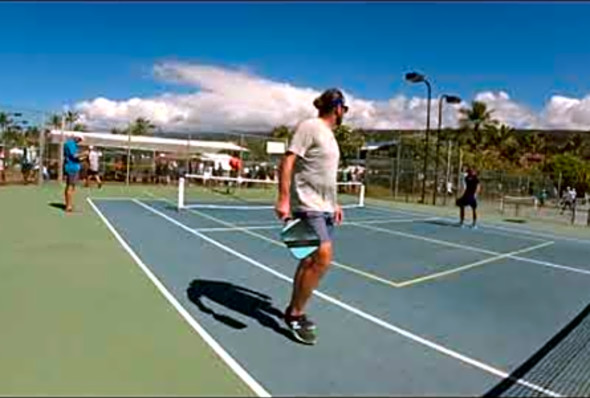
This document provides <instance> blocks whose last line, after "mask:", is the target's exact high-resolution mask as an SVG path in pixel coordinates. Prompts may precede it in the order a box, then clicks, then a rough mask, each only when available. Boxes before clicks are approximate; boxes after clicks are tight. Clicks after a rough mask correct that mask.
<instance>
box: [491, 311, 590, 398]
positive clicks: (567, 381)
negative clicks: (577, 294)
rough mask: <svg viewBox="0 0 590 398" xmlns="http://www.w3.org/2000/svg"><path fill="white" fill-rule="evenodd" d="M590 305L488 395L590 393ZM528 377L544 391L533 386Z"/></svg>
mask: <svg viewBox="0 0 590 398" xmlns="http://www.w3.org/2000/svg"><path fill="white" fill-rule="evenodd" d="M589 315H590V305H587V306H586V307H585V308H584V309H583V310H582V311H581V312H580V313H578V315H577V316H576V317H574V318H573V319H572V320H571V321H570V322H569V323H568V324H567V325H566V326H565V327H563V328H562V329H561V330H560V331H559V332H558V333H557V334H555V335H554V336H553V337H552V338H551V339H550V340H549V341H547V343H545V344H544V345H543V346H542V347H541V348H540V349H539V350H537V352H535V353H534V354H533V355H532V356H531V357H530V358H529V359H527V360H526V361H525V362H524V363H522V364H521V365H520V366H519V367H518V368H517V369H516V370H514V371H513V372H512V374H511V375H510V377H509V378H506V379H504V380H502V381H501V382H500V383H499V384H497V385H496V386H494V387H493V388H492V389H490V390H489V391H488V392H487V393H486V394H485V395H484V396H485V397H542V396H572V397H589V396H590V317H589ZM518 380H525V381H526V382H528V383H533V384H535V385H537V386H540V387H542V388H543V389H544V390H545V391H540V390H535V389H531V388H529V387H527V386H525V385H523V383H519V382H518Z"/></svg>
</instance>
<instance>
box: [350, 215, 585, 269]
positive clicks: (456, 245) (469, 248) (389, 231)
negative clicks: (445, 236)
mask: <svg viewBox="0 0 590 398" xmlns="http://www.w3.org/2000/svg"><path fill="white" fill-rule="evenodd" d="M354 225H355V226H358V227H361V228H365V229H372V230H374V231H378V232H384V233H386V234H390V235H397V236H404V237H406V238H412V239H417V240H423V241H425V242H430V243H434V244H438V245H442V246H448V247H454V248H457V249H462V250H466V251H472V252H476V253H484V254H489V255H492V256H501V255H503V254H504V253H500V252H496V251H492V250H487V249H480V248H477V247H474V246H469V245H461V244H459V243H453V242H449V241H446V240H440V239H434V238H427V237H425V236H421V235H414V234H410V233H407V232H401V231H396V230H393V229H386V228H380V227H374V226H372V225H365V224H358V223H354ZM506 257H507V258H510V259H513V260H518V261H522V262H526V263H531V264H538V265H542V266H544V267H550V268H556V269H561V270H564V271H570V272H576V273H578V274H584V275H590V270H585V269H581V268H575V267H568V266H566V265H560V264H554V263H551V262H549V261H541V260H535V259H532V258H528V257H520V256H513V255H510V256H506Z"/></svg>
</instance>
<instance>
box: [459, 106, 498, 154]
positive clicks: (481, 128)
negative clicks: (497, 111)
mask: <svg viewBox="0 0 590 398" xmlns="http://www.w3.org/2000/svg"><path fill="white" fill-rule="evenodd" d="M459 112H460V114H461V118H460V119H459V127H460V129H461V130H463V132H464V133H466V134H465V138H464V142H465V143H466V144H467V145H468V147H469V149H470V150H471V151H473V152H475V151H478V150H480V149H481V148H483V147H484V146H485V138H486V134H485V132H486V130H488V129H489V128H490V126H495V125H497V123H498V122H497V120H495V119H493V118H492V113H493V112H494V111H493V110H488V107H487V105H486V104H485V102H481V101H473V102H472V103H471V108H463V109H460V110H459Z"/></svg>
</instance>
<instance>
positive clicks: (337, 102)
mask: <svg viewBox="0 0 590 398" xmlns="http://www.w3.org/2000/svg"><path fill="white" fill-rule="evenodd" d="M332 105H334V106H338V105H340V106H341V107H342V110H343V111H344V113H346V112H348V106H346V105H345V104H344V98H336V99H335V100H334V101H332Z"/></svg>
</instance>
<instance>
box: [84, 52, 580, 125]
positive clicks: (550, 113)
mask: <svg viewBox="0 0 590 398" xmlns="http://www.w3.org/2000/svg"><path fill="white" fill-rule="evenodd" d="M154 76H155V78H157V79H160V80H163V81H167V82H174V83H176V84H179V85H183V86H187V87H193V88H194V89H195V91H194V92H193V93H190V94H164V95H161V96H157V97H152V98H131V99H128V100H124V101H114V100H109V99H107V98H95V99H92V100H88V101H83V102H80V103H78V104H76V106H75V107H76V109H77V110H78V111H79V112H81V113H82V115H83V119H84V121H85V122H86V123H88V124H89V125H91V126H98V125H100V126H105V125H107V126H112V127H114V126H121V125H123V124H125V123H127V122H128V121H130V120H133V119H135V118H137V117H146V118H148V119H150V120H151V121H152V122H153V123H155V124H156V125H158V126H159V127H161V128H162V129H163V130H164V131H166V130H169V131H170V130H174V131H182V130H192V131H228V130H242V131H248V130H250V131H265V130H270V129H271V128H272V127H274V126H277V125H280V124H287V125H291V126H293V125H296V124H297V123H298V122H299V121H301V120H302V119H305V118H307V117H311V116H314V115H315V113H316V110H315V109H314V107H313V105H312V103H313V99H314V98H316V97H317V96H318V95H319V94H320V90H318V89H315V88H309V87H297V86H293V85H291V84H288V83H282V82H276V81H272V80H268V79H265V78H262V77H259V76H256V75H254V74H251V73H248V72H245V71H239V70H232V69H228V68H221V67H216V66H209V65H201V64H190V63H183V62H164V63H160V64H157V65H156V66H155V67H154ZM344 91H345V95H346V97H347V100H348V102H349V105H350V112H349V114H348V115H347V119H346V122H347V123H349V124H351V125H353V126H356V127H362V128H376V129H385V128H394V129H421V128H423V127H424V125H425V121H426V108H427V101H426V99H425V98H419V97H412V98H408V97H406V96H403V95H397V96H395V97H393V98H391V99H390V100H388V101H373V100H369V99H362V98H357V97H355V96H353V95H351V94H350V93H347V92H346V90H344ZM475 100H478V101H483V102H485V103H487V104H488V105H489V106H490V107H491V108H492V109H494V113H493V115H494V117H495V118H497V119H498V120H500V121H502V122H504V123H507V124H510V125H512V126H515V127H536V128H539V127H552V128H564V129H568V128H576V129H580V128H583V129H588V126H589V125H590V96H588V97H586V98H584V99H582V100H578V99H571V98H565V97H559V96H555V97H553V98H551V100H550V101H549V103H548V104H547V106H546V107H545V108H544V109H543V111H542V112H540V113H539V114H535V112H533V111H532V110H531V109H529V108H528V107H526V106H524V105H522V104H519V103H517V102H515V101H513V100H512V99H511V98H510V97H509V95H508V94H507V93H506V92H503V91H500V92H491V91H488V92H482V93H479V94H477V95H476V97H475ZM437 105H438V103H437V99H436V98H434V99H433V100H432V104H431V127H432V128H435V127H436V125H437V122H438V106H437ZM466 105H467V103H462V104H459V105H445V106H444V112H443V124H444V126H456V125H457V120H458V109H459V108H460V107H462V106H466Z"/></svg>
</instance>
